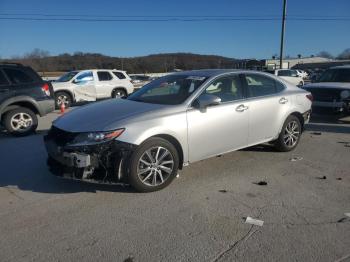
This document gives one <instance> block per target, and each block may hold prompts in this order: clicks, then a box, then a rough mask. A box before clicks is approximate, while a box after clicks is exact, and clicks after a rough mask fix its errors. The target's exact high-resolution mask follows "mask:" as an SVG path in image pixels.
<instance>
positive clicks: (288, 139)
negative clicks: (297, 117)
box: [283, 121, 300, 147]
mask: <svg viewBox="0 0 350 262" xmlns="http://www.w3.org/2000/svg"><path fill="white" fill-rule="evenodd" d="M299 136H300V128H299V125H298V123H297V122H296V121H291V122H289V123H288V124H287V126H286V128H285V129H284V136H283V141H284V144H285V145H286V146H288V147H294V146H295V145H296V144H297V143H298V140H299Z"/></svg>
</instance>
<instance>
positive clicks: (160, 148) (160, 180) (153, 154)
mask: <svg viewBox="0 0 350 262" xmlns="http://www.w3.org/2000/svg"><path fill="white" fill-rule="evenodd" d="M130 164H131V166H130V173H129V182H130V184H131V185H132V186H133V187H134V188H135V189H136V190H137V191H140V192H152V191H157V190H160V189H162V188H164V187H166V186H167V185H169V184H170V183H171V181H172V180H173V179H174V178H175V177H176V174H177V171H178V166H179V157H178V153H177V150H176V148H175V147H174V146H173V145H172V144H171V143H170V142H168V141H167V140H165V139H162V138H158V137H155V138H151V139H149V140H147V141H146V142H144V143H143V144H141V145H140V146H139V147H138V149H137V150H136V151H135V152H134V153H133V155H132V157H131V163H130Z"/></svg>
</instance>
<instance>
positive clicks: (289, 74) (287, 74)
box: [275, 69, 304, 86]
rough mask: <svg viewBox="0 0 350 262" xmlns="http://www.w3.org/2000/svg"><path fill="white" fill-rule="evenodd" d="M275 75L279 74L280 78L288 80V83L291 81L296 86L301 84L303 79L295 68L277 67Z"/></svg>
mask: <svg viewBox="0 0 350 262" xmlns="http://www.w3.org/2000/svg"><path fill="white" fill-rule="evenodd" d="M275 75H276V76H279V77H280V78H282V79H284V80H286V81H288V82H289V83H292V84H294V85H296V86H303V85H304V79H303V78H302V77H301V76H299V75H298V72H297V70H293V69H278V70H275Z"/></svg>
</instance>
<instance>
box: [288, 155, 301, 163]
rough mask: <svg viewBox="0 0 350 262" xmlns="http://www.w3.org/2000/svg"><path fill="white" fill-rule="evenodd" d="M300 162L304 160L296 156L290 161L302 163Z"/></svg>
mask: <svg viewBox="0 0 350 262" xmlns="http://www.w3.org/2000/svg"><path fill="white" fill-rule="evenodd" d="M300 160H303V158H302V157H301V156H295V157H292V158H291V159H290V161H291V162H295V161H300Z"/></svg>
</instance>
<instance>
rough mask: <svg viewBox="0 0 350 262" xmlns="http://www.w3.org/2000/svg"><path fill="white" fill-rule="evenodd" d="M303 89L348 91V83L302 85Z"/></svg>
mask: <svg viewBox="0 0 350 262" xmlns="http://www.w3.org/2000/svg"><path fill="white" fill-rule="evenodd" d="M304 88H310V89H312V88H330V89H332V88H334V89H350V83H341V82H320V83H311V84H307V85H304Z"/></svg>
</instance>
